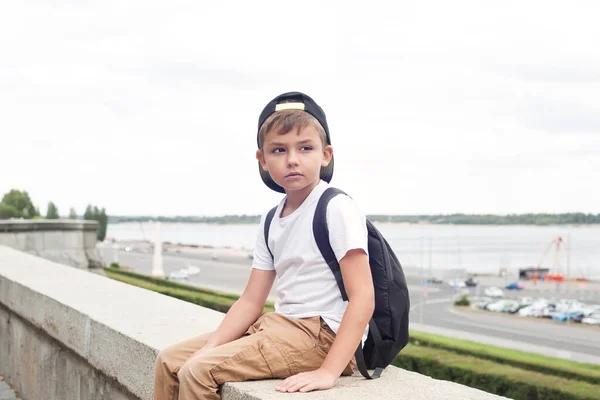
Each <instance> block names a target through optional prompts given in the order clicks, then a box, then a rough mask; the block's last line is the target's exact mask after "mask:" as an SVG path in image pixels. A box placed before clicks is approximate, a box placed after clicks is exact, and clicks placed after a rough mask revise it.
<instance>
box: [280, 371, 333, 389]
mask: <svg viewBox="0 0 600 400" xmlns="http://www.w3.org/2000/svg"><path fill="white" fill-rule="evenodd" d="M337 378H338V377H337V376H335V375H334V374H332V373H331V372H329V371H327V370H325V369H323V368H319V369H317V370H315V371H310V372H302V373H300V374H297V375H294V376H290V377H289V378H287V379H286V380H285V381H283V382H282V383H281V384H280V385H279V386H277V387H276V388H275V390H277V391H278V392H288V393H292V392H310V391H312V390H326V389H331V388H332V387H333V385H334V384H335V381H336V380H337Z"/></svg>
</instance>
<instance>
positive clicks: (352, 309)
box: [277, 249, 375, 392]
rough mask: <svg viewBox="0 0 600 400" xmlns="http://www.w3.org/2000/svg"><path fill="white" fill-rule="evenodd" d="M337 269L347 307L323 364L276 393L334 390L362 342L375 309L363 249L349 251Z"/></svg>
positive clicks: (291, 379)
mask: <svg viewBox="0 0 600 400" xmlns="http://www.w3.org/2000/svg"><path fill="white" fill-rule="evenodd" d="M340 269H341V271H342V278H343V279H344V287H345V288H346V293H347V295H348V308H346V312H345V313H344V316H343V318H342V322H341V324H340V328H339V330H338V333H337V335H336V337H335V340H334V342H333V345H332V346H331V349H330V350H329V353H328V354H327V357H326V358H325V361H324V362H323V365H322V366H321V368H319V369H318V370H316V371H311V372H305V373H301V374H297V375H294V376H292V377H289V378H287V379H286V380H285V381H284V382H283V383H282V384H281V385H279V386H278V387H277V390H279V391H281V392H296V391H300V392H309V391H311V390H323V389H329V388H331V387H333V385H334V384H335V381H336V380H337V379H338V378H339V377H340V375H341V374H342V372H343V371H344V369H345V368H346V366H347V365H348V363H349V362H350V359H351V358H352V356H353V355H354V353H355V352H356V349H357V348H358V345H359V343H361V340H362V337H363V334H364V333H365V328H366V327H367V325H368V324H369V320H370V319H371V317H372V316H373V311H374V309H375V293H374V289H373V278H372V276H371V268H370V266H369V258H368V256H367V254H366V253H365V252H364V250H362V249H354V250H350V251H348V252H347V253H346V255H345V256H344V257H343V258H342V259H341V260H340Z"/></svg>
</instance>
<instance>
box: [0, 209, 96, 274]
mask: <svg viewBox="0 0 600 400" xmlns="http://www.w3.org/2000/svg"><path fill="white" fill-rule="evenodd" d="M97 230H98V222H96V221H87V220H43V219H40V220H0V245H4V246H8V247H12V248H14V249H17V250H19V251H22V252H25V253H29V254H33V255H36V256H39V257H42V258H45V259H47V260H50V261H55V262H59V263H61V264H66V265H70V266H72V267H77V268H100V267H102V259H101V257H100V254H99V252H98V251H97V250H96V231H97Z"/></svg>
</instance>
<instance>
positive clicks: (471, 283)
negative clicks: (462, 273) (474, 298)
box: [465, 278, 479, 287]
mask: <svg viewBox="0 0 600 400" xmlns="http://www.w3.org/2000/svg"><path fill="white" fill-rule="evenodd" d="M478 283H479V282H477V281H476V280H475V279H473V278H469V279H467V280H466V281H465V285H467V287H475V286H477V284H478Z"/></svg>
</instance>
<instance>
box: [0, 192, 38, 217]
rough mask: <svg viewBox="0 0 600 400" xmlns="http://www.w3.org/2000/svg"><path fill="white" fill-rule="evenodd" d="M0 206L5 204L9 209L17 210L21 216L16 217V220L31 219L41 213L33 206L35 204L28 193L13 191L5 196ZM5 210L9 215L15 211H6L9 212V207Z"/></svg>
mask: <svg viewBox="0 0 600 400" xmlns="http://www.w3.org/2000/svg"><path fill="white" fill-rule="evenodd" d="M0 204H3V205H5V206H8V207H13V208H14V209H15V210H17V212H18V213H19V215H18V216H14V218H26V219H31V218H34V217H38V216H39V215H40V214H39V211H38V210H37V209H36V208H35V206H34V205H33V202H32V201H31V198H30V197H29V194H28V193H27V192H26V191H20V190H16V189H13V190H11V191H10V192H8V193H6V194H5V195H4V197H3V198H2V202H1V203H0ZM4 210H5V211H4V212H7V213H8V212H9V213H11V214H13V213H14V210H12V209H10V211H6V210H9V208H7V207H5V208H4Z"/></svg>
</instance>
